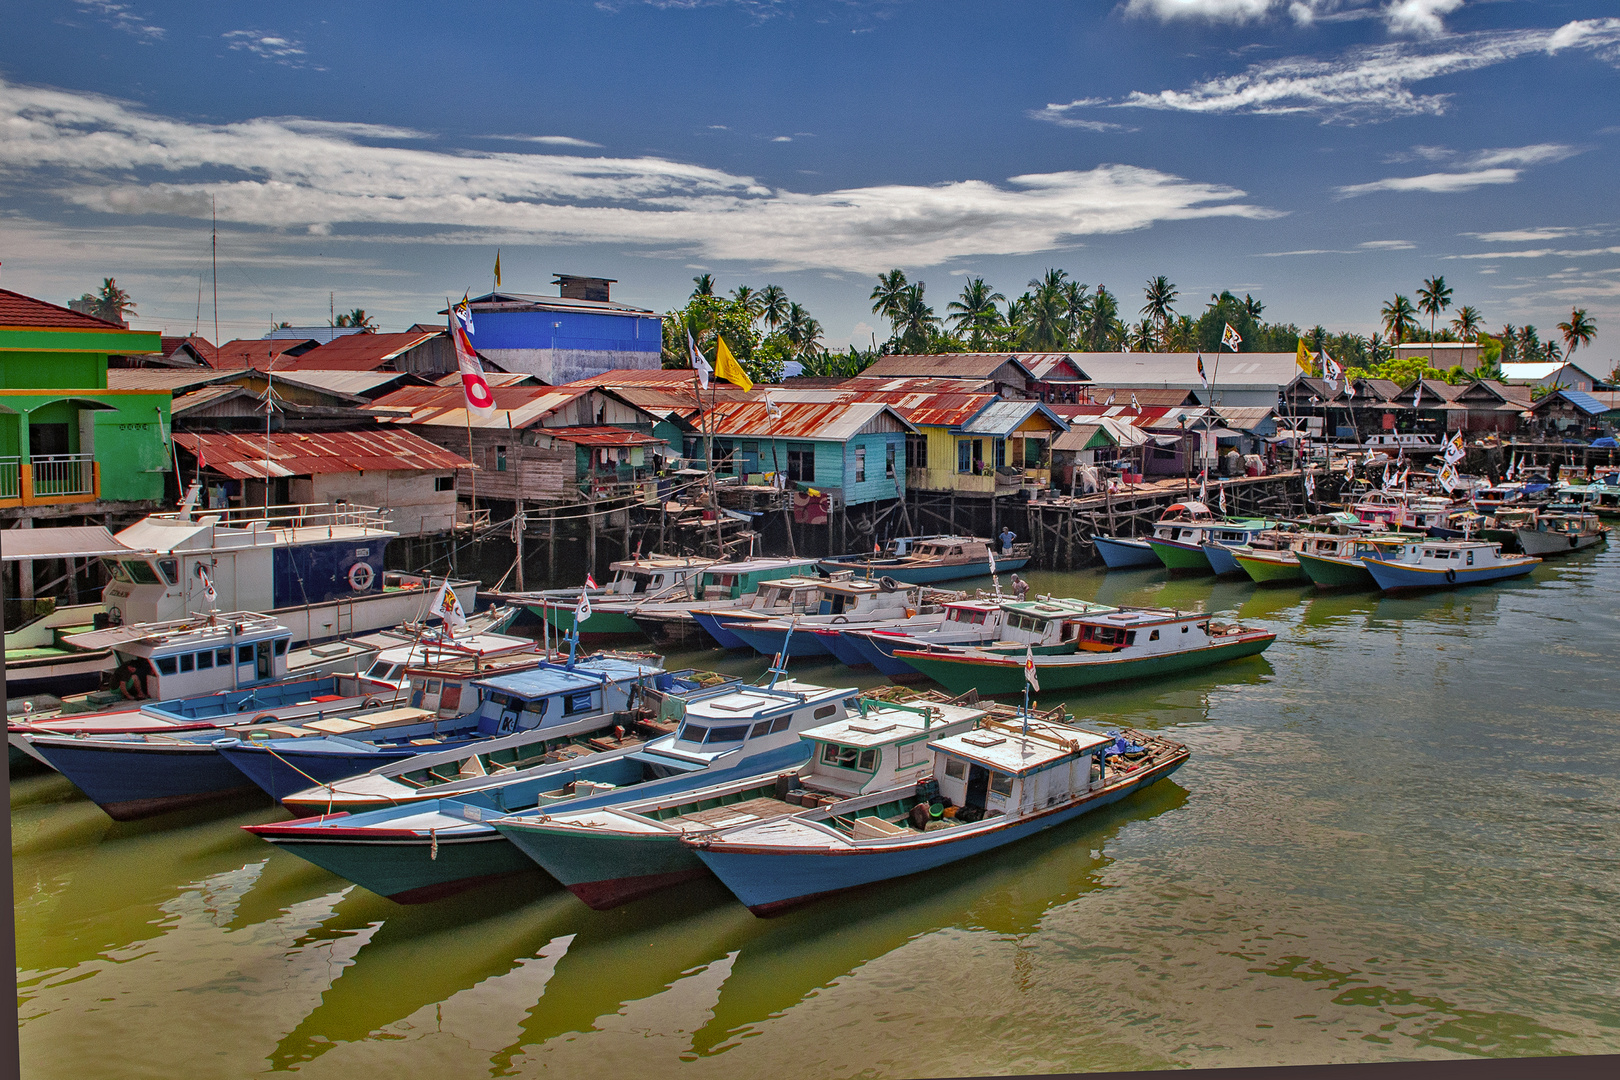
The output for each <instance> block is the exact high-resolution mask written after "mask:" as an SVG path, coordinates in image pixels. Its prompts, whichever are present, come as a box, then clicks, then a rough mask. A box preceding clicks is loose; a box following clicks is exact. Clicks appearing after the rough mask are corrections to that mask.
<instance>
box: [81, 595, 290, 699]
mask: <svg viewBox="0 0 1620 1080" xmlns="http://www.w3.org/2000/svg"><path fill="white" fill-rule="evenodd" d="M63 640H64V641H65V642H67V643H68V644H69V645H72V646H73V647H75V648H79V649H87V650H98V649H105V648H111V649H112V650H113V654H114V656H115V658H116V661H117V663H118V664H119V665H125V664H133V665H134V666H135V674H136V677H137V678H138V679H139V680H140V681H141V683H142V684H143V687H144V690H145V695H146V697H148V698H150V699H152V700H154V701H176V700H180V699H182V698H195V697H203V696H204V695H207V694H218V693H223V692H225V691H228V690H239V689H242V688H244V687H249V686H261V685H264V684H266V683H274V682H280V681H282V680H283V679H285V678H286V677H287V650H288V648H289V647H290V645H291V643H292V631H291V630H289V629H287V628H286V627H285V626H283V625H282V624H281V623H279V622H278V621H276V620H275V619H272V618H270V617H268V616H265V615H259V614H255V613H254V612H247V611H233V612H228V613H223V614H219V615H215V616H212V617H201V616H199V617H193V618H190V619H171V620H169V621H167V622H158V623H143V624H141V625H138V626H114V627H109V628H107V629H105V630H89V631H86V632H84V633H82V634H69V635H66V636H65V637H64V638H63ZM114 677H115V678H119V675H118V673H117V672H115V675H114Z"/></svg>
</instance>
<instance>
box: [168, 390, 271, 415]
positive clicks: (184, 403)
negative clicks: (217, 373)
mask: <svg viewBox="0 0 1620 1080" xmlns="http://www.w3.org/2000/svg"><path fill="white" fill-rule="evenodd" d="M235 394H241V395H243V396H244V397H251V398H257V397H258V395H257V394H255V393H253V392H252V391H251V390H249V389H247V388H246V387H244V386H238V385H237V384H236V383H224V384H222V385H215V386H203V387H199V388H198V389H196V390H193V391H191V392H190V393H188V394H181V395H180V396H179V397H177V398H175V399H174V403H173V404H172V405H170V406H169V412H170V415H172V416H180V415H182V414H184V413H187V412H190V411H191V410H192V409H195V408H198V407H200V406H203V405H207V404H208V403H209V402H212V401H217V400H219V399H220V398H227V397H231V396H233V395H235ZM259 411H260V412H263V411H264V408H263V405H262V404H261V405H260V408H259Z"/></svg>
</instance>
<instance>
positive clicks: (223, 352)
mask: <svg viewBox="0 0 1620 1080" xmlns="http://www.w3.org/2000/svg"><path fill="white" fill-rule="evenodd" d="M312 341H313V339H310V340H305V341H294V340H292V339H290V338H237V339H236V340H235V341H227V342H226V343H225V344H223V345H221V346H220V347H219V348H218V349H217V350H215V349H210V350H209V351H208V352H206V353H204V354H203V359H205V360H207V361H208V363H209V364H210V365H211V366H213V367H216V368H219V369H220V370H222V371H223V370H226V369H232V368H250V367H251V368H260V369H263V368H267V367H269V366H270V362H271V361H272V360H276V361H277V364H276V369H277V370H279V371H285V370H287V367H288V365H290V363H291V362H292V357H288V358H287V359H286V360H285V361H282V360H281V359H280V358H281V354H282V353H285V352H290V351H296V350H297V349H298V348H299V347H300V346H304V345H309V344H311V342H312ZM216 353H217V356H216Z"/></svg>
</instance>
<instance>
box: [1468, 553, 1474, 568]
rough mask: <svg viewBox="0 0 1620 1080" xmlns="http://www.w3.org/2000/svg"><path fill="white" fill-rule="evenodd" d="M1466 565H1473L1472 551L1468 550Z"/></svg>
mask: <svg viewBox="0 0 1620 1080" xmlns="http://www.w3.org/2000/svg"><path fill="white" fill-rule="evenodd" d="M1468 565H1469V566H1473V565H1474V552H1473V550H1472V549H1470V550H1469V552H1468Z"/></svg>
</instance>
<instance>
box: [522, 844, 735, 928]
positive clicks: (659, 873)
mask: <svg viewBox="0 0 1620 1080" xmlns="http://www.w3.org/2000/svg"><path fill="white" fill-rule="evenodd" d="M500 828H501V830H502V831H503V832H504V833H505V834H506V836H507V839H509V840H511V842H512V843H513V844H514V845H516V846H517V848H518V850H520V851H522V852H523V853H524V854H525V855H527V856H528V857H529V858H530V859H532V860H534V861H535V862H536V863H538V864H539V865H540V867H541V868H542V869H544V870H545V871H546V873H548V874H550V875H551V876H552V877H554V878H556V879H557V880H558V881H560V882H561V883H562V884H563V886H564V887H565V888H567V889H568V891H569V892H571V893H573V894H574V895H575V896H577V897H579V898H580V899H581V900H583V901H584V902H585V903H586V904H588V905H589V906H591V907H593V908H595V909H596V910H597V911H607V910H609V909H610V908H616V907H618V906H619V905H621V904H628V903H629V902H630V901H632V900H638V899H640V898H641V897H643V896H648V895H651V894H652V893H655V892H657V891H659V890H660V889H665V888H668V887H669V886H671V885H678V884H680V883H681V882H684V881H692V880H694V879H696V878H700V877H707V876H708V873H709V871H708V868H707V867H705V866H704V865H703V861H702V860H701V859H699V858H698V857H697V855H696V854H695V853H694V852H693V851H692V850H691V849H690V848H688V847H687V846H686V845H684V844H682V843H681V838H680V834H679V833H648V834H632V833H614V832H604V833H587V832H585V831H584V830H581V829H567V828H549V827H547V826H546V825H544V824H540V823H524V824H522V825H519V826H511V827H508V826H504V825H503V826H501V827H500Z"/></svg>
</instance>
